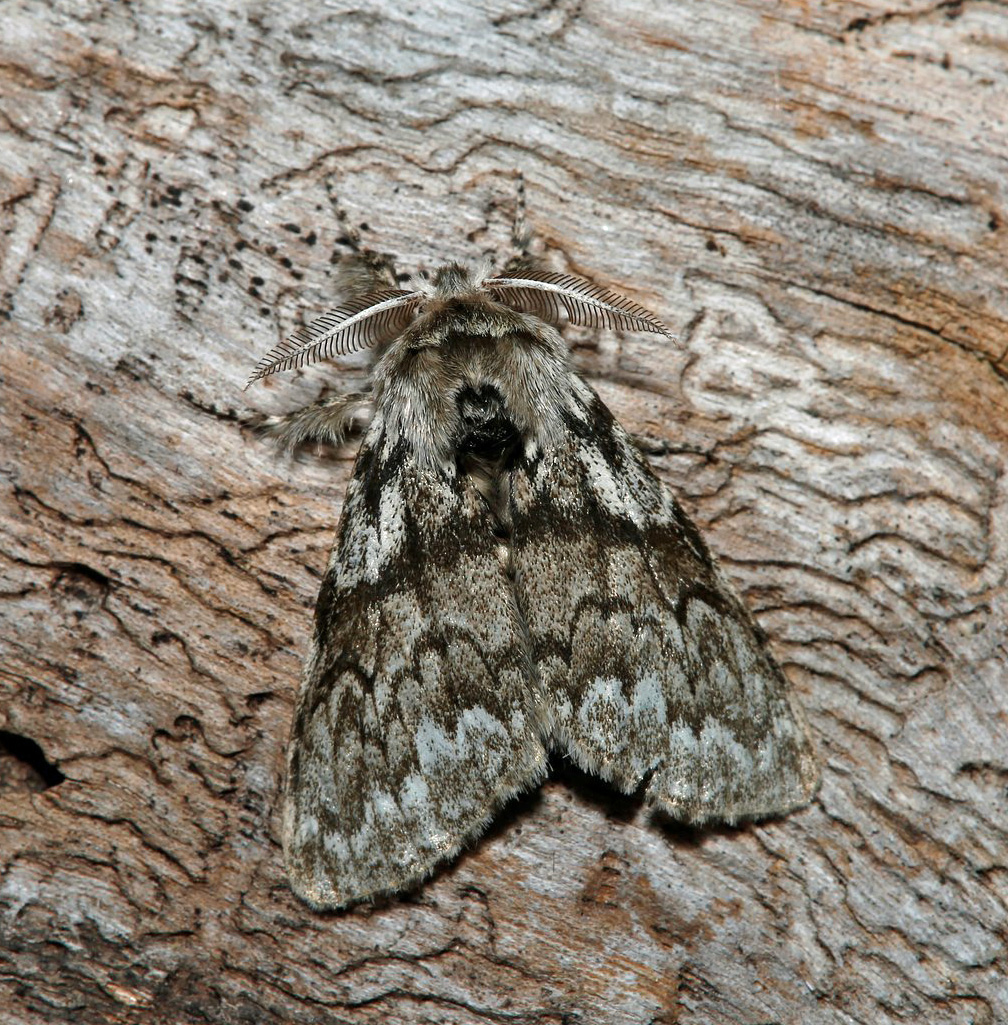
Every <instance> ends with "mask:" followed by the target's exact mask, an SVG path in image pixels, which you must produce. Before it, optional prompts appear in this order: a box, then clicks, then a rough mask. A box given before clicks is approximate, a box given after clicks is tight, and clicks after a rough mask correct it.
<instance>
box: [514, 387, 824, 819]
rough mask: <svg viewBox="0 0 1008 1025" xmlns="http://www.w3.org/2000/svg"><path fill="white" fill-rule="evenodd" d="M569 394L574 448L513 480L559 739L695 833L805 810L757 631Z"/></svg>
mask: <svg viewBox="0 0 1008 1025" xmlns="http://www.w3.org/2000/svg"><path fill="white" fill-rule="evenodd" d="M571 386H572V394H573V403H572V412H571V413H570V415H568V416H567V417H566V421H565V423H566V430H565V434H564V436H563V437H562V438H561V439H560V440H559V441H558V443H557V444H556V445H555V446H552V447H549V448H546V449H545V450H543V451H541V452H539V453H537V454H536V455H535V456H533V457H531V458H527V459H525V460H524V461H523V462H522V463H520V465H519V466H518V468H517V469H516V471H515V472H514V474H513V477H512V506H513V518H514V526H513V559H514V565H515V572H516V583H515V587H516V593H517V597H518V602H519V606H520V608H521V609H522V613H523V616H524V618H525V621H526V623H527V625H528V631H529V634H530V637H531V644H532V656H533V660H534V661H535V663H536V664H537V666H538V670H539V678H540V682H541V686H542V688H543V693H544V694H545V695H546V696H547V701H548V703H549V706H550V713H551V719H552V729H553V735H554V742H555V743H556V744H557V746H558V747H559V748H560V749H562V750H565V751H566V752H567V753H568V754H569V755H570V757H571V758H572V759H573V760H574V761H575V762H577V763H578V764H579V765H580V766H581V767H582V768H584V769H586V770H588V771H590V772H594V773H597V774H598V775H600V776H602V777H603V778H604V779H607V780H609V781H611V782H612V783H613V784H615V785H616V786H617V787H619V788H620V789H621V790H623V791H624V792H631V791H634V790H636V789H638V788H639V787H640V786H641V784H643V783H646V788H645V796H646V798H647V799H648V800H649V801H651V802H652V803H654V804H656V805H657V806H659V807H660V808H661V809H663V810H664V811H666V812H668V813H669V814H670V815H672V816H674V817H675V818H677V819H682V820H685V821H688V822H693V823H700V822H704V821H709V820H723V821H727V822H734V821H737V820H739V819H743V818H759V817H763V816H767V815H771V814H779V813H783V812H786V811H788V810H790V809H793V808H796V807H799V806H801V805H804V804H806V803H807V802H808V801H809V800H810V799H811V797H812V795H813V794H814V793H815V790H816V787H817V785H818V779H819V770H818V766H817V764H816V760H815V756H814V753H813V749H812V745H811V741H810V739H809V735H808V730H807V726H806V724H805V721H804V717H803V715H802V712H801V710H800V708H799V707H798V705H797V703H796V702H792V700H791V699H790V697H789V688H788V684H787V682H786V680H785V678H784V676H783V674H782V673H781V670H780V669H779V667H778V666H777V665H776V663H775V662H774V661H773V659H772V657H771V656H770V654H769V653H768V651H767V649H766V646H765V643H764V639H763V635H762V633H761V631H760V630H759V628H758V627H757V626H756V624H755V623H754V621H753V620H752V618H751V617H750V615H749V613H748V612H747V611H746V609H745V607H744V606H743V604H742V602H741V601H740V599H739V598H738V597H737V595H736V594H735V592H734V590H733V589H732V587H731V586H730V585H729V584H728V582H727V580H726V579H725V577H724V575H723V574H722V573H721V571H720V569H719V568H718V566H717V564H716V563H715V561H714V559H713V557H712V556H711V554H710V552H709V551H708V549H707V546H706V545H705V544H704V542H703V540H702V539H701V537H700V534H699V532H698V531H697V529H696V527H695V526H694V525H693V524H692V523H691V522H690V520H689V519H688V518H687V516H686V515H685V513H683V511H682V510H681V509H680V508H679V506H678V504H677V503H676V502H675V500H674V499H673V498H672V497H671V495H669V494H668V492H667V491H666V490H665V488H664V487H663V486H662V484H661V482H660V481H659V480H658V479H657V478H656V477H655V476H654V474H653V473H652V472H651V470H650V469H649V467H648V466H647V464H646V463H645V462H644V460H643V458H642V457H641V456H640V454H639V453H638V452H637V450H636V448H635V447H634V446H633V444H632V442H631V441H630V439H629V438H628V436H627V435H626V433H625V432H624V431H623V429H622V428H621V427H620V426H619V424H617V423H616V422H615V421H614V419H613V417H612V415H611V414H610V412H609V410H608V409H606V407H605V406H604V405H603V403H602V401H601V400H600V399H599V398H598V396H597V395H596V394H595V392H594V391H592V389H591V388H589V387H588V385H586V384H585V383H584V382H583V381H581V380H580V379H578V378H576V377H574V376H573V375H572V382H571Z"/></svg>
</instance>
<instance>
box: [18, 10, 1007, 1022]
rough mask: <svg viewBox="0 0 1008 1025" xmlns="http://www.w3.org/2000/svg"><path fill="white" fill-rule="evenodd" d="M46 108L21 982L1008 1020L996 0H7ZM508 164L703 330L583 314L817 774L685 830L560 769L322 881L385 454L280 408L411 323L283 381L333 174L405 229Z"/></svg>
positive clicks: (482, 190) (36, 95)
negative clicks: (310, 659)
mask: <svg viewBox="0 0 1008 1025" xmlns="http://www.w3.org/2000/svg"><path fill="white" fill-rule="evenodd" d="M0 102H2V119H3V120H2V132H3V140H2V145H0V225H2V233H0V254H2V255H0V258H2V279H0V305H2V310H3V315H4V319H3V320H2V321H0V360H2V364H0V374H2V382H0V388H2V392H0V432H2V439H3V440H2V447H0V488H2V490H0V599H2V600H0V729H2V730H3V731H4V732H3V733H0V745H2V751H3V756H2V757H0V1021H2V1022H3V1023H5V1025H6V1023H19V1025H20V1023H27V1025H34V1023H43V1022H46V1023H48V1022H71V1021H72V1022H85V1023H90V1022H103V1023H109V1022H116V1023H119V1022H124V1023H125V1022H182V1023H198V1022H214V1023H216V1022H226V1023H231V1022H234V1023H238V1022H298V1023H301V1022H305V1023H309V1022H311V1023H386V1022H387V1023H393V1025H394V1023H406V1022H430V1023H452V1025H454V1023H459V1025H475V1023H491V1022H493V1023H516V1025H518V1023H520V1025H540V1023H542V1025H545V1023H550V1025H560V1023H568V1025H574V1023H586V1025H590V1023H614V1025H636V1023H648V1022H650V1023H663V1025H670V1023H673V1022H682V1023H745V1025H756V1023H767V1022H779V1023H788V1025H790V1023H866V1025H878V1023H889V1022H915V1023H916V1022H927V1023H929V1025H945V1023H948V1025H952V1023H956V1025H966V1023H973V1025H995V1023H998V1022H1005V1021H1008V954H1006V942H1008V867H1006V860H1008V697H1006V695H1008V670H1006V658H1008V646H1006V636H1008V587H1006V570H1008V481H1006V460H1008V293H1006V289H1005V285H1006V280H1008V277H1006V267H1008V198H1006V182H1008V136H1006V132H1005V118H1006V116H1008V8H1006V7H1005V5H1004V3H998V2H971V0H958V2H957V0H953V2H947V0H946V2H941V3H935V2H933V0H927V2H920V0H890V2H889V3H887V4H884V3H882V2H877V3H872V2H841V3H835V4H827V3H822V2H812V3H798V2H793V0H792V2H784V3H777V4H762V3H754V2H751V0H750V2H745V0H724V2H720V3H708V2H699V0H687V2H683V3H678V2H677V3H674V4H671V3H669V4H653V3H648V2H646V0H620V2H616V0H583V2H578V0H558V2H540V0H500V2H492V3H490V2H488V3H475V4H474V3H467V2H463V0H441V2H439V3H434V4H416V5H405V6H404V5H402V4H398V3H392V2H389V0H362V2H354V3H350V2H346V3H344V2H342V0H334V2H332V3H316V4H306V3H303V2H298V0H272V2H270V3H258V2H257V3H252V4H249V5H244V4H238V3H226V2H224V0H206V2H203V3H199V4H197V3H190V4H185V3H176V4H167V3H158V2H156V0H136V2H133V3H116V2H111V0H105V2H102V0H90V2H87V0H85V2H83V3H71V2H69V0H63V2H58V3H54V4H49V3H43V2H41V0H37V2H25V3H13V2H8V3H5V4H3V5H2V6H0ZM516 172H521V173H522V174H523V175H524V178H525V182H526V186H527V192H528V208H529V217H530V221H531V223H532V225H533V226H534V228H535V229H536V230H537V233H538V237H539V239H540V245H541V247H542V251H543V253H544V255H545V257H546V259H547V260H548V262H549V263H550V265H551V266H553V267H554V268H556V269H564V270H569V271H571V272H574V273H578V274H582V275H585V276H588V277H591V278H592V279H594V280H596V281H598V282H600V283H602V284H605V285H608V286H610V287H613V288H615V289H617V290H618V291H621V292H624V293H625V294H628V295H630V296H631V297H633V298H634V299H636V300H637V301H638V302H641V303H643V304H644V305H646V306H648V307H649V308H651V309H653V310H654V312H655V313H657V314H658V315H659V316H660V317H662V319H663V320H664V321H665V322H666V323H668V324H669V325H670V326H671V328H672V329H673V331H674V332H675V333H676V334H677V335H678V337H679V342H680V344H679V346H678V347H676V346H673V345H670V344H669V343H668V342H666V341H664V340H662V339H660V338H656V337H654V336H641V335H634V334H629V333H628V334H619V335H614V334H607V333H604V332H603V333H592V332H587V331H583V330H582V331H570V332H568V338H569V340H570V342H571V345H572V350H573V359H574V361H575V364H576V365H577V366H578V367H579V369H580V370H581V371H582V372H583V373H584V374H585V375H586V376H587V377H588V378H589V379H590V380H591V381H592V383H593V384H594V385H595V387H596V388H597V389H598V390H599V391H600V392H601V394H602V396H603V398H604V400H605V401H606V402H607V403H608V405H609V406H610V407H611V408H612V410H613V412H614V413H615V415H616V416H617V418H618V419H620V420H621V421H622V423H623V424H624V425H625V426H626V427H627V428H628V429H629V430H630V431H632V432H633V433H635V434H636V435H638V436H640V437H642V438H645V439H647V448H648V451H649V453H650V456H651V459H652V462H653V465H654V466H655V468H656V472H658V473H659V474H660V475H661V476H662V478H663V479H664V480H665V481H666V482H667V483H668V484H669V486H670V487H671V488H672V489H673V490H674V491H675V492H676V493H677V494H678V495H679V496H680V498H681V500H682V502H683V504H684V506H685V507H686V509H687V511H688V512H689V513H690V514H691V515H692V516H693V517H694V519H695V520H696V522H697V524H698V526H699V527H700V529H701V531H702V532H703V533H704V534H705V536H706V538H707V540H708V541H709V543H710V545H711V547H712V548H713V549H714V550H715V551H716V552H718V553H719V554H720V556H721V559H722V564H723V566H724V568H725V570H726V572H727V573H728V574H729V576H731V577H732V578H733V579H734V580H735V582H736V583H737V585H738V586H739V588H740V590H741V591H742V592H743V593H744V595H745V596H746V599H747V600H748V602H749V604H750V605H751V607H752V608H753V609H754V611H755V612H756V614H757V616H758V618H759V620H760V622H761V623H762V625H763V626H764V628H765V629H766V631H767V633H768V634H769V636H770V639H771V643H772V646H773V648H774V650H775V652H776V653H777V655H778V658H779V659H780V661H781V663H782V665H783V666H784V668H785V671H786V672H787V674H788V676H789V677H790V679H791V680H792V682H793V685H794V687H795V689H796V691H797V692H798V694H799V696H800V698H801V700H802V702H803V704H804V706H805V708H806V710H807V712H808V715H809V719H810V721H811V724H812V727H813V730H814V733H815V736H816V742H817V745H818V748H819V752H820V754H821V758H822V762H823V767H824V778H823V786H822V790H821V792H820V794H819V796H818V798H817V799H816V801H815V802H814V803H813V804H812V805H811V806H810V807H809V808H807V809H805V810H803V811H800V812H797V813H795V814H793V815H790V816H788V817H786V818H784V819H781V820H778V821H772V822H767V823H763V824H759V825H748V826H744V827H741V828H737V829H727V828H725V829H712V830H704V831H699V830H689V829H675V828H670V827H669V826H667V825H663V824H662V823H660V822H656V821H655V820H654V818H653V817H652V816H651V815H649V814H648V813H647V812H646V810H645V809H643V808H642V807H641V806H640V805H639V804H638V803H637V802H636V801H635V800H633V799H631V798H623V797H619V796H617V795H614V794H611V793H610V792H609V791H608V790H607V789H606V788H605V787H604V786H603V785H602V784H598V783H596V782H594V781H592V780H590V779H588V778H586V777H581V776H578V775H576V774H573V773H571V772H569V771H567V770H564V769H563V768H562V767H560V766H558V767H557V769H556V771H555V772H554V774H553V775H552V776H551V778H550V779H549V780H548V781H547V782H546V784H545V785H544V786H543V787H542V788H541V789H540V790H538V791H536V792H535V793H532V794H529V795H528V796H526V797H525V798H523V799H522V800H520V801H518V802H516V803H515V804H514V805H513V806H512V807H510V808H509V809H507V810H506V811H505V813H504V814H503V815H501V816H499V818H498V819H497V821H496V822H495V824H494V826H493V827H492V828H491V830H490V832H489V833H488V834H487V836H486V837H484V838H483V839H482V840H481V841H480V843H479V844H477V845H476V846H475V847H474V848H473V849H472V850H471V851H469V852H468V853H466V854H465V855H464V856H463V857H462V858H461V859H460V860H459V861H458V862H457V863H456V864H454V865H452V866H449V867H448V868H447V869H446V870H445V871H443V872H440V873H439V874H438V875H436V876H435V877H434V878H433V879H432V880H431V881H430V882H429V883H427V884H426V885H424V886H422V887H421V888H419V889H417V890H416V891H414V892H413V893H411V894H409V895H407V896H406V897H404V898H403V899H399V900H393V901H391V902H388V903H386V904H382V905H378V906H365V907H361V908H358V909H356V910H353V911H351V912H349V913H345V914H316V913H314V912H312V911H311V910H309V909H308V908H307V907H306V906H304V905H303V904H301V903H300V902H299V901H298V900H297V899H296V898H295V897H294V896H293V895H292V894H291V892H290V890H289V889H288V887H287V885H286V883H285V878H284V873H283V867H282V864H281V856H280V847H279V839H278V837H279V806H278V795H279V792H280V786H281V782H282V778H283V756H284V748H285V745H286V739H287V731H288V727H289V722H290V716H291V710H292V707H293V701H294V697H295V693H296V688H297V683H298V676H299V671H300V664H301V660H302V658H303V656H304V653H305V652H306V650H307V646H308V641H309V637H310V631H311V624H312V607H313V603H314V600H315V595H316V591H317V589H318V584H319V579H320V575H321V572H322V570H323V567H324V565H325V561H326V557H327V553H328V549H329V546H330V544H331V541H332V538H333V534H334V531H335V527H336V523H337V519H338V516H339V512H340V506H341V501H342V495H343V492H344V489H345V486H346V483H347V479H348V476H349V473H350V469H351V466H352V460H353V455H354V448H353V446H352V445H351V446H348V447H347V448H346V449H345V450H341V451H340V452H338V453H328V454H326V453H320V454H318V455H316V454H314V453H309V454H308V455H307V456H304V457H302V458H300V459H297V460H284V459H282V458H279V457H277V456H276V455H275V453H274V452H273V450H272V449H271V448H270V447H269V446H268V445H267V444H266V443H265V442H264V441H263V440H262V439H260V438H259V437H258V436H256V435H255V434H253V433H252V432H251V431H250V430H248V429H247V427H246V426H244V421H245V419H246V418H247V417H248V416H250V415H251V414H252V413H253V412H255V411H265V412H279V411H284V410H289V409H293V408H295V407H296V406H297V405H298V404H299V403H303V402H304V401H305V400H306V399H311V398H314V397H315V396H317V395H318V394H319V391H320V389H321V387H322V384H323V382H325V381H326V380H328V381H330V382H334V383H338V384H340V385H345V384H346V382H348V381H352V380H354V379H356V378H359V376H360V374H361V371H362V368H363V367H364V365H365V364H364V360H363V358H362V357H360V356H355V357H352V358H347V359H344V360H341V361H339V362H338V363H337V364H335V365H333V364H329V365H328V366H326V367H325V368H322V372H319V371H318V370H313V371H312V372H311V373H301V374H298V373H294V374H288V375H284V376H283V377H276V378H272V379H271V380H270V381H269V382H268V383H263V384H260V385H257V386H256V387H255V388H253V389H250V391H249V392H247V393H243V392H242V386H243V384H244V382H245V380H246V378H247V377H248V374H249V373H250V371H251V369H252V367H253V366H254V365H255V363H256V360H257V359H258V357H259V356H261V355H262V354H263V353H264V352H265V351H266V350H267V349H269V348H270V347H271V346H272V345H273V344H275V343H276V342H277V341H278V340H279V339H280V338H282V337H284V336H285V335H286V334H287V333H288V332H289V331H290V330H291V329H293V328H294V327H296V326H298V325H299V324H300V323H302V321H303V320H304V319H306V318H310V317H311V316H313V315H315V314H318V313H320V312H321V311H323V310H324V309H325V308H326V307H327V306H329V305H331V300H332V291H331V289H332V276H333V268H332V259H333V257H334V256H338V255H339V254H342V253H345V252H346V251H347V246H346V244H345V241H342V239H343V238H344V232H345V227H344V225H343V224H341V223H340V221H339V220H338V219H337V217H336V215H335V214H334V204H333V203H332V202H331V196H330V193H332V194H334V195H335V196H336V197H337V199H338V202H339V204H340V205H341V206H342V207H343V208H344V209H345V210H346V211H347V213H348V216H349V220H350V222H351V223H352V224H353V225H355V226H361V225H364V227H362V228H361V233H362V235H363V239H364V242H365V243H366V244H367V245H369V246H371V247H372V248H375V249H377V250H380V251H384V252H390V253H393V254H395V255H396V257H397V258H398V261H399V263H400V265H401V266H402V267H405V268H406V269H408V270H412V269H416V268H417V267H423V266H427V267H430V266H432V265H436V264H437V263H438V262H441V261H443V260H445V259H449V258H451V259H457V258H479V257H481V256H482V255H483V254H484V253H486V252H489V251H491V250H499V249H502V248H504V247H505V246H506V244H507V241H508V236H509V228H510V217H511V211H512V208H513V206H514V199H515V180H516ZM32 742H34V744H33V743H32ZM34 745H38V746H37V747H36V746H34Z"/></svg>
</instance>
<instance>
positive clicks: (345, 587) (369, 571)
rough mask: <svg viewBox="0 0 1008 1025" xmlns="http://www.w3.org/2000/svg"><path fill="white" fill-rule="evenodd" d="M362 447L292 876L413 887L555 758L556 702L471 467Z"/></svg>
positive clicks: (317, 887) (290, 799)
mask: <svg viewBox="0 0 1008 1025" xmlns="http://www.w3.org/2000/svg"><path fill="white" fill-rule="evenodd" d="M388 448H389V446H388V445H387V443H386V439H385V432H384V427H383V425H382V421H381V417H380V416H379V417H378V418H376V420H375V421H374V422H373V423H372V425H371V428H370V430H369V432H368V435H367V437H366V438H365V440H364V443H363V445H362V447H361V451H360V454H359V455H358V458H357V463H356V465H355V469H354V475H353V480H352V482H351V485H350V488H349V490H348V492H347V498H346V503H345V508H344V512H343V517H342V520H341V523H340V528H339V533H338V536H337V541H336V544H335V545H334V548H333V552H332V555H331V557H330V561H329V566H328V568H327V570H326V573H325V578H324V580H323V583H322V588H321V592H320V594H319V599H318V605H317V608H316V626H315V638H314V642H313V646H312V652H311V655H310V656H309V659H308V661H307V663H306V666H305V673H304V678H303V680H302V684H301V690H300V693H299V697H298V703H297V708H296V711H295V716H294V721H293V726H292V731H291V743H290V747H289V754H288V771H287V783H286V800H285V807H284V824H283V843H284V853H285V860H286V864H287V871H288V873H289V876H290V879H291V882H292V884H293V887H294V889H295V891H296V892H297V893H298V894H299V895H300V896H302V897H303V898H304V899H305V900H307V901H308V902H309V903H311V904H312V905H314V906H315V907H320V908H322V907H340V906H345V905H347V904H350V903H354V902H356V901H359V900H364V899H367V898H369V897H372V896H375V895H376V894H380V893H384V892H392V891H397V890H402V889H405V888H408V887H409V886H410V885H411V884H413V883H415V882H417V881H419V880H420V879H422V878H423V877H424V876H426V875H427V874H429V873H430V871H431V870H432V869H433V868H434V866H435V865H436V864H437V863H439V862H441V861H444V860H446V859H448V858H451V857H452V856H453V855H454V854H455V853H456V852H457V851H458V850H459V849H460V847H461V846H462V845H463V844H464V843H466V842H467V841H469V840H471V839H472V838H473V837H474V836H476V835H477V834H478V833H479V832H480V831H481V830H482V829H483V828H484V827H485V825H486V823H487V822H488V821H489V819H490V817H491V816H492V814H493V813H494V812H495V811H496V810H497V809H498V808H499V807H500V805H501V804H503V803H504V802H505V801H506V800H507V799H508V798H509V797H511V796H512V795H514V794H515V793H517V792H518V791H520V790H523V789H526V788H527V787H530V786H532V785H533V784H534V783H536V782H537V781H539V780H540V779H541V778H542V776H543V774H544V772H545V768H546V752H545V749H544V746H543V743H542V741H541V739H540V737H541V735H542V733H543V717H544V705H543V702H542V699H541V697H540V696H539V693H540V692H539V688H538V687H537V686H536V685H535V683H534V682H533V677H532V673H531V669H530V664H529V659H528V648H527V643H526V642H525V640H524V638H523V636H522V628H521V626H520V624H519V619H518V612H517V608H516V605H515V600H514V592H513V589H512V587H511V586H510V583H509V580H508V577H507V575H506V572H505V569H504V564H503V562H502V560H501V559H500V558H499V556H498V552H497V547H498V542H497V540H496V539H495V537H494V534H493V530H492V528H491V525H490V524H489V523H488V521H487V516H488V514H487V511H486V506H485V503H484V502H483V501H482V499H481V498H480V496H479V494H478V493H477V492H476V490H475V488H474V487H473V486H472V484H471V483H470V482H468V481H467V479H466V478H465V477H463V476H461V475H454V476H453V475H451V474H448V473H443V472H441V471H439V470H434V469H430V470H422V471H421V470H418V469H417V466H416V462H415V460H414V459H412V458H411V457H410V455H409V452H408V449H407V447H406V446H405V445H404V444H402V445H400V447H398V448H393V449H392V450H390V451H389V450H388Z"/></svg>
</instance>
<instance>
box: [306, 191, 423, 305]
mask: <svg viewBox="0 0 1008 1025" xmlns="http://www.w3.org/2000/svg"><path fill="white" fill-rule="evenodd" d="M325 188H326V195H327V196H328V197H329V205H330V206H331V207H332V209H333V213H334V214H335V215H336V219H337V220H338V221H339V223H340V227H341V228H342V229H343V230H342V233H341V235H340V238H339V241H340V242H341V243H343V245H345V246H347V247H348V248H349V249H350V252H349V253H347V254H346V255H344V256H342V257H340V260H339V263H338V264H337V268H336V277H337V280H336V287H337V290H338V292H339V293H340V294H342V295H362V294H363V293H365V292H375V291H377V290H378V289H380V288H397V287H398V286H399V283H400V282H401V281H402V280H404V279H405V278H407V277H409V275H408V274H399V273H398V272H397V271H396V268H395V261H394V260H393V259H392V257H391V255H390V254H389V253H377V252H375V251H374V250H373V249H369V248H368V247H367V246H366V245H364V242H363V240H362V239H361V234H360V231H359V230H358V229H357V227H356V226H355V225H353V224H351V223H350V216H349V215H348V214H347V212H346V210H344V209H343V206H342V204H341V203H340V201H339V199H338V197H337V196H336V190H335V188H334V187H333V184H332V182H331V181H329V180H327V181H326V183H325ZM365 227H366V225H365Z"/></svg>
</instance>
